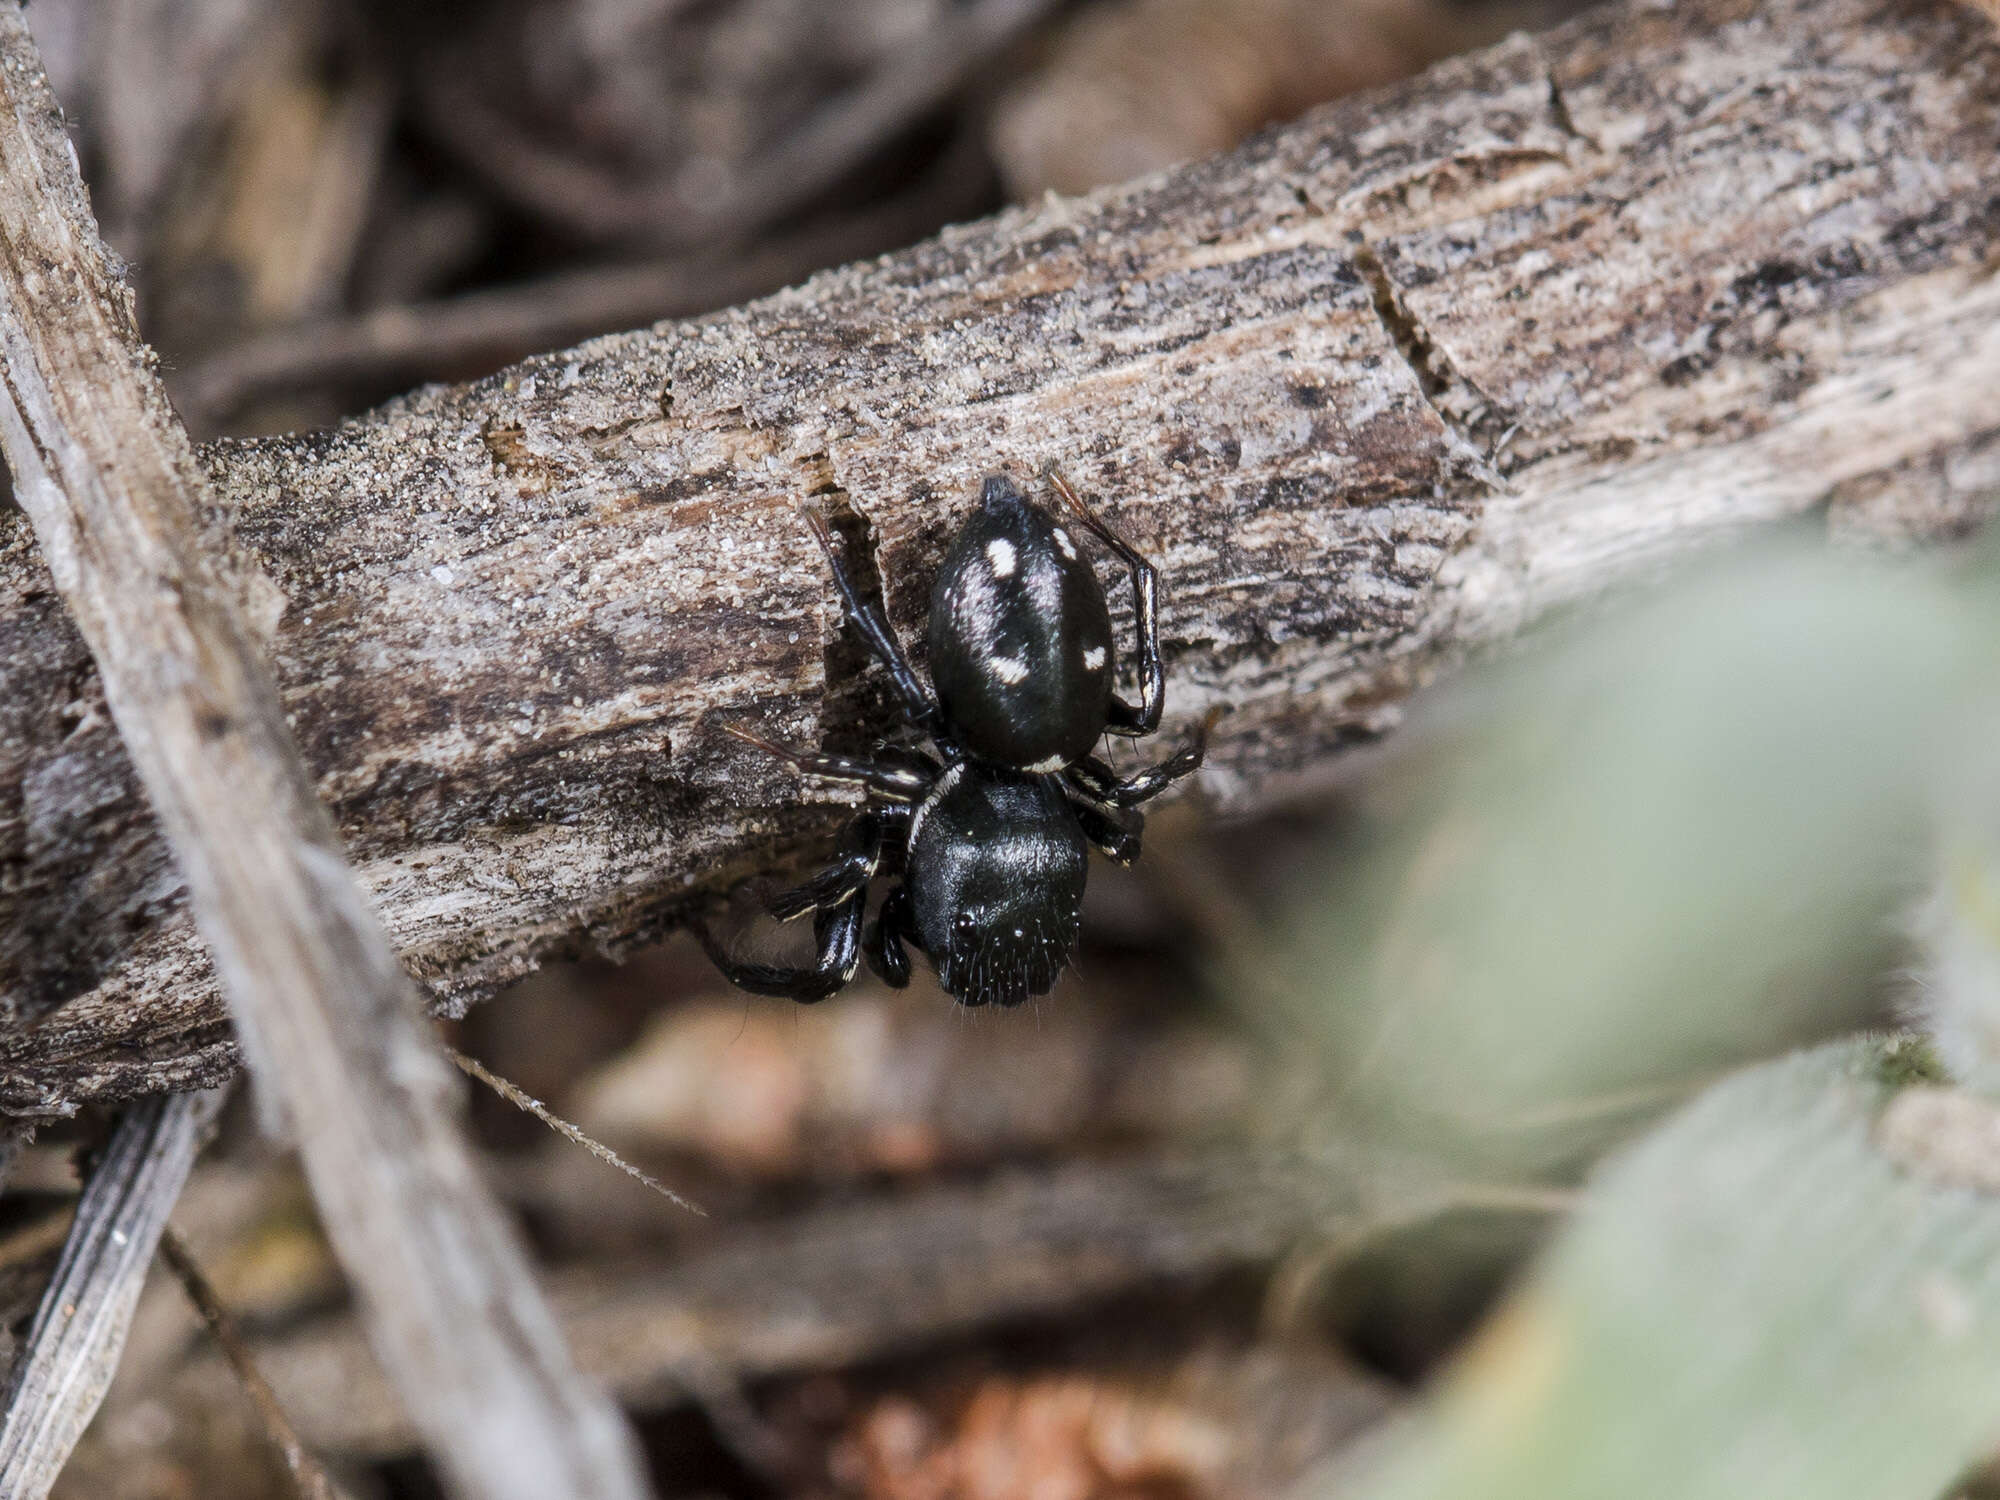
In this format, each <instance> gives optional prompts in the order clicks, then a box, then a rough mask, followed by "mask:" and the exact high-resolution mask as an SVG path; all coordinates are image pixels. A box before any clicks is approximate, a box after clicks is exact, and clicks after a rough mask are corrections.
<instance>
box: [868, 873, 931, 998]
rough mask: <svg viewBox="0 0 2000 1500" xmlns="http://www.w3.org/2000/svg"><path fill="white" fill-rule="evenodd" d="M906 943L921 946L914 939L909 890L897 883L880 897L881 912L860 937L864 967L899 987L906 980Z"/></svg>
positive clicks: (912, 913)
mask: <svg viewBox="0 0 2000 1500" xmlns="http://www.w3.org/2000/svg"><path fill="white" fill-rule="evenodd" d="M906 943H907V944H908V945H909V946H910V947H911V948H921V947H922V946H923V944H922V943H921V942H919V941H918V939H917V919H916V912H915V910H914V908H912V907H911V905H910V893H909V891H908V890H907V889H906V888H904V887H903V886H900V885H899V886H897V887H896V888H895V889H894V890H893V891H891V892H889V894H888V895H887V896H885V897H883V899H882V910H881V912H880V913H879V914H878V915H877V916H876V918H875V921H874V922H873V923H872V924H871V925H870V926H869V928H868V932H867V935H866V936H864V937H863V938H862V940H861V951H862V952H863V953H864V954H865V955H866V956H867V959H868V967H869V968H871V969H873V970H874V971H875V973H876V974H877V976H879V977H880V979H881V980H882V982H883V983H884V984H886V985H888V986H889V988H890V989H892V990H900V989H903V988H905V987H907V986H908V984H909V982H910V955H909V953H908V951H907V950H906V949H905V947H904V944H906Z"/></svg>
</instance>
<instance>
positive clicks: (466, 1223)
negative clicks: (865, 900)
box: [0, 0, 646, 1500]
mask: <svg viewBox="0 0 2000 1500" xmlns="http://www.w3.org/2000/svg"><path fill="white" fill-rule="evenodd" d="M0 95H3V96H4V103H0V376H4V382H5V398H4V400H0V447H4V449H5V452H6V458H7V463H8V466H9V468H10V469H11V470H12V472H13V476H14V493H15V496H16V498H17V499H18V500H19V502H20V504H21V508H22V509H23V510H24V511H25V512H26V513H27V515H28V517H29V519H30V520H31V521H32V522H33V524H34V528H35V533H36V535H37V537H38V538H39V540H40V542H41V546H42V552H43V555H44V557H46V558H47V560H48V562H49V565H50V568H51V571H52V573H53V575H54V581H55V584H56V587H57V588H58V590H59V591H60V592H61V594H62V596H63V599H64V601H65V603H66V604H67V605H68V607H69V609H70V612H71V614H72V615H73V616H74V618H75V619H76V621H77V624H78V626H79V627H80V629H81V633H82V635H83V638H84V639H85V640H86V641H88V642H89V645H90V649H91V653H92V655H93V657H94V658H95V659H96V662H97V664H98V668H99V670H100V672H101V674H102V682H103V687H104V691H105V694H106V698H107V700H108V702H109V705H110V713H111V716H112V718H113V719H114V720H115V721H116V723H117V726H118V730H119V732H120V734H121V735H122V736H123V738H124V741H125V744H126V746H127V748H128V749H129V751H130V753H131V757H132V763H133V765H134V767H135V768H136V770H137V772H138V775H139V778H140V780H141V782H142V783H143V784H144V786H145V788H146V792H147V795H148V797H149V799H150V801H151V802H152V804H153V806H154V808H155V809H156V810H157V812H158V813H159V816H160V821H161V824H162V826H163V828H164V830H165V833H166V837H167V840H168V843H169V844H170V846H171V848H172V851H173V856H174V858H175V860H176V862H177V863H178V865H179V867H180V869H181V872H182V874H183V875H184V876H185V878H186V880H187V884H188V889H189V904H190V906H191V907H192V909H193V912H194V915H195V919H196V921H197V923H198V925H199V927H200V930H201V934H202V937H203V939H204V940H205V942H206V944H207V946H208V949H209V951H210V953H211V954H212V956H213V959H214V963H215V968H216V971H217V972H218V973H219V974H220V975H221V979H222V989H223V992H224V993H225V994H226V995H227V996H228V998H229V1002H230V1006H231V1014H232V1017H233V1019H234V1020H235V1023H236V1027H237V1030H238V1033H239V1034H240V1035H241V1036H242V1038H243V1040H244V1045H245V1050H246V1052H247V1053H248V1055H249V1057H250V1059H251V1061H252V1071H253V1073H254V1075H255V1082H256V1084H257V1087H258V1088H259V1090H260V1091H261V1093H262V1095H263V1096H264V1098H265V1101H266V1103H267V1104H269V1105H274V1106H277V1107H278V1108H280V1109H282V1111H283V1113H284V1114H285V1115H286V1116H287V1117H288V1119H289V1121H290V1123H291V1125H292V1126H293V1128H294V1129H295V1131H296V1134H297V1139H298V1146H299V1153H300V1156H301V1157H302V1158H303V1160H304V1163H305V1169H306V1174H307V1177H308V1179H309V1180H310V1182H311V1184H312V1188H313V1192H314V1196H315V1198H316V1200H317V1202H318V1205H319V1210H320V1216H321V1219H322V1221H323V1222H324V1224H325V1226H326V1230H327V1234H328V1236H329V1238H330V1239H331V1240H332V1241H333V1244H334V1246H335V1248H336V1250H337V1251H338V1252H339V1254H340V1257H341V1260H342V1263H343V1264H344V1265H345V1267H346V1270H347V1273H348V1275H349V1276H350V1277H351V1278H352V1279H353V1281H354V1282H355V1284H356V1285H357V1287H359V1288H360V1289H361V1292H362V1296H361V1304H362V1306H363V1307H364V1308H365V1309H366V1318H367V1321H368V1327H369V1333H370V1336H371V1339H372V1342H373V1345H374V1348H375V1350H376V1353H377V1354H378V1355H379V1356H380V1358H381V1360H382V1363H383V1365H384V1367H385V1369H386V1370H387V1372H388V1374H389V1376H390V1379H391V1380H392V1381H393V1382H394V1384H395V1386H396V1388H397V1389H398V1391H399V1392H400V1394H401V1396H402V1398H403V1400H404V1401H405V1402H406V1403H407V1405H408V1408H409V1412H410V1416H411V1419H412V1421H413V1423H414V1425H415V1426H416V1428H417V1429H418V1431H420V1432H421V1433H422V1434H423V1436H424V1439H425V1441H426V1443H427V1444H428V1446H429V1447H430V1449H431V1451H432V1452H433V1453H434V1455H435V1456H436V1458H437V1459H438V1462H439V1464H440V1466H441V1468H442V1470H443V1472H444V1474H445V1476H446V1480H447V1482H448V1483H449V1484H450V1486H451V1487H452V1489H453V1490H454V1491H455V1492H456V1493H459V1494H461V1495H466V1496H478V1497H502V1496H518V1497H522V1500H528V1497H537V1500H540V1497H546V1496H550V1495H577V1496H594V1497H606V1500H611V1497H619V1500H623V1497H635V1496H639V1495H643V1494H644V1493H646V1484H645V1481H644V1480H643V1478H642V1477H641V1474H640V1469H639V1462H638V1455H637V1452H636V1449H635V1447H634V1445H633V1443H632V1442H631V1439H630V1435H629V1434H628V1433H627V1431H626V1430H625V1427H624V1424H623V1421H622V1419H621V1418H620V1416H619V1414H618V1413H617V1411H616V1410H615V1408H613V1407H612V1406H611V1404H610V1403H609V1402H608V1400H606V1398H605V1397H604V1396H603V1395H602V1394H601V1393H600V1392H598V1391H596V1390H595V1389H594V1388H593V1387H591V1386H589V1385H587V1384H585V1382H584V1381H583V1380H582V1378H581V1377H579V1376H578V1375H577V1374H576V1372H575V1370H574V1368H573V1367H572V1366H571V1364H570V1360H569V1355H568V1352H567V1350H566V1349H565V1348H564V1347H563V1343H562V1339H561V1335H560V1333H559V1332H558V1330H557V1327H556V1324H555V1321H554V1319H553V1318H552V1316H551V1315H550V1313H549V1310H548V1307H547V1305H546V1303H544V1301H543V1300H542V1297H541V1294H540V1292H539V1291H538V1290H537V1288H536V1286H535V1282H534V1279H533V1277H532V1276H531V1274H530V1273H529V1270H528V1267H527V1264H526V1262H525V1260H524V1258H523V1256H522V1254H521V1251H520V1249H519V1247H518V1246H517V1245H516V1243H515V1241H514V1238H513V1235H512V1232H511V1230H510V1228H509V1226H508V1225H507V1222H506V1220H505V1218H504V1216H503V1215H502V1214H501V1212H500V1210H499V1209H498V1207H497V1206H496V1205H495V1204H494V1203H493V1201H492V1199H491V1198H490V1197H489V1196H488V1194H487V1192H486V1190H485V1187H484V1185H483V1183H482V1182H481V1180H480V1178H479V1175H478V1172H477V1169H476V1168H475V1167H474V1165H473V1163H472V1161H471V1158H470V1156H469V1154H468V1151H467V1148H466V1146H465V1145H464V1143H463V1141H462V1140H461V1139H460V1137H459V1135H458V1133H457V1129H456V1125H455V1122H454V1120H453V1118H452V1113H451V1105H452V1102H453V1101H452V1097H451V1077H450V1072H449V1069H448V1068H447V1067H446V1066H445V1064H444V1062H443V1061H442V1059H441V1058H440V1057H439V1056H438V1055H437V1050H436V1047H435V1045H434V1043H433V1042H432V1040H431V1039H430V1038H429V1037H428V1035H427V1034H426V1033H425V1030H424V1027H423V1022H422V1020H421V1017H420V1014H419V1011H418V1007H417V997H416V994H415V991H414V987H413V986H412V985H411V983H410V981H409V979H408V978H407V976H405V974H404V973H403V971H402V969H401V968H400V967H399V965H398V963H397V960H396V957H395V954H394V953H393V952H392V951H391V950H390V948H389V945H388V942H387V941H386V939H385V937H384V934H383V932H382V929H381V927H380V925H379V924H378V923H377V922H376V920H375V917H374V915H373V913H372V912H371V911H370V910H369V906H368V902H367V899H366V897H364V896H363V895H362V893H361V891H360V890H359V888H358V887H357V886H356V885H355V882H354V879H353V877H352V874H351V872H350V871H349V869H348V867H347V863H346V861H345V859H344V858H343V856H342V853H341V848H340V842H339V839H338V837H337V836H336V834H335V832H334V829H333V825H332V821H331V819H329V818H328V816H327V814H326V810H325V809H324V808H323V807H322V806H321V805H320V803H319V801H318V799H317V797H316V796H315V794H314V790H313V785H312V780H311V778H310V776H309V775H308V774H307V772H306V770H305V767H304V765H303V764H302V762H301V761H300V759H299V754H298V750H297V747H296V746H295V744H294V743H293V741H292V737H291V734H290V731H289V729H288V728H287V726H286V723H285V717H284V710H283V708H282V706H281V704H280V702H279V699H278V695H277V691H276V688H275V686H274V684H273V682H272V680H271V677H270V674H269V672H268V670H267V669H266V668H265V666H264V664H263V662H262V661H261V660H260V654H259V651H258V647H257V644H256V642H255V641H254V640H253V639H252V637H251V634H250V631H249V628H248V627H247V626H246V624H245V621H244V618H243V610H242V604H241V600H240V599H239V597H238V596H237V593H236V591H235V590H233V589H232V588H231V587H229V586H227V585H226V584H225V582H224V581H223V579H222V578H221V577H219V576H218V573H217V570H216V568H215V566H214V565H213V564H212V563H211V561H210V559H209V558H208V556H207V549H208V545H209V541H210V536H209V535H208V534H205V531H204V524H203V519H202V517H201V515H200V513H199V512H198V510H197V508H196V507H197V505H198V503H199V497H200V495H201V492H202V487H203V480H202V476H201V473H200V470H199V469H198V468H197V467H196V465H195V462H194V453H193V449H192V447H191V446H190V444H189V442H188V439H187V434H186V432H185V431H184V430H183V429H182V428H181V426H180V423H179V421H178V420H177V419H176V418H175V416H174V414H173V412H172V410H171V409H170V408H169V407H168V405H167V402H166V398H165V396H164V394H163V393H162V392H161V390H160V387H159V383H158V380H157V379H156V378H155V375H154V372H153V370H152V368H151V366H150V363H149V360H148V357H147V355H146V353H145V351H144V349H143V346H142V345H141V344H140V342H139V339H138V335H137V332H136V330H135V329H134V327H133V324H132V318H131V303H130V298H129V295H128V294H127V292H126V291H125V289H124V287H123V285H122V284H121V283H120V282H119V281H118V279H117V277H116V274H115V273H114V272H113V271H112V269H111V267H110V265H109V264H108V258H107V256H106V253H105V250H104V247H103V245H102V243H101V242H100V241H99V239H98V237H97V227H96V224H95V223H94V221H93V220H92V218H91V214H90V206H89V203H88V201H87V200H86V198H85V196H84V189H83V183H82V180H81V178H80V177H79V176H78V173H77V164H76V154H75V152H74V151H73V150H72V149H71V147H70V143H69V140H68V138H67V137H66V136H65V135H64V134H63V128H62V117H61V112H60V111H59V109H58V108H57V106H56V102H55V99H54V98H53V96H52V95H51V94H50V92H49V87H48V80H47V78H46V77H45V76H44V75H43V73H42V68H41V62H40V59H39V58H38V57H37V55H36V52H35V47H34V43H33V41H32V39H31V38H30V37H29V34H28V29H27V24H26V22H25V20H24V19H23V17H22V14H21V10H20V7H19V5H18V4H15V3H13V0H0ZM211 530H212V531H214V530H219V528H211Z"/></svg>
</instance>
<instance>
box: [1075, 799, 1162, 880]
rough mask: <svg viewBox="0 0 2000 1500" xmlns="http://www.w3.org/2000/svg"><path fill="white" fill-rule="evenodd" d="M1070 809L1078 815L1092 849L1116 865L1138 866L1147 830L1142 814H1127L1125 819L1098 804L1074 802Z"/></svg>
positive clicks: (1084, 834)
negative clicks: (1142, 841) (1141, 842)
mask: <svg viewBox="0 0 2000 1500" xmlns="http://www.w3.org/2000/svg"><path fill="white" fill-rule="evenodd" d="M1070 810H1071V811H1072V812H1074V813H1075V814H1076V821H1077V824H1078V826H1079V827H1081V828H1082V829H1083V836H1084V837H1085V838H1087V839H1089V840H1090V843H1091V847H1092V848H1094V849H1095V850H1097V852H1098V853H1099V854H1102V855H1103V856H1104V857H1105V858H1106V859H1108V860H1110V861H1111V862H1112V863H1113V864H1118V865H1128V866H1129V865H1134V864H1137V863H1138V861H1139V838H1140V835H1141V834H1143V833H1144V832H1145V829H1146V820H1145V818H1144V817H1142V816H1141V815H1140V814H1138V813H1127V814H1126V815H1125V818H1122V819H1121V818H1119V817H1117V816H1115V815H1114V814H1113V813H1112V811H1111V809H1110V808H1108V807H1105V806H1103V805H1101V804H1099V803H1096V802H1071V803H1070ZM1128 820H1129V821H1128Z"/></svg>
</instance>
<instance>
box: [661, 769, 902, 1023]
mask: <svg viewBox="0 0 2000 1500" xmlns="http://www.w3.org/2000/svg"><path fill="white" fill-rule="evenodd" d="M902 814H903V809H900V808H897V809H893V810H887V809H885V810H879V811H878V810H876V809H873V808H871V809H869V810H868V811H867V812H864V813H862V814H861V815H860V816H859V817H857V818H856V819H855V820H854V821H853V822H852V823H849V824H848V825H847V831H846V833H844V834H843V835H842V836H841V848H840V855H839V858H838V860H837V861H836V863H835V864H834V865H833V866H832V867H831V869H830V870H829V871H828V872H827V873H828V874H829V875H834V874H835V873H836V872H838V873H837V878H835V879H831V880H828V881H827V883H826V885H825V887H824V888H823V889H824V891H825V904H823V905H820V906H818V907H817V909H816V910H814V912H813V946H814V949H815V956H814V959H813V961H812V963H810V964H807V965H802V966H794V965H782V964H760V963H746V962H743V961H741V960H739V959H737V958H735V957H733V956H732V955H731V954H729V953H728V952H727V951H726V950H725V949H724V948H723V946H722V944H721V943H719V942H717V941H716V939H715V935H714V934H713V933H712V932H710V931H709V929H708V925H707V924H706V923H700V924H698V925H697V926H696V929H695V930H696V933H697V934H698V935H699V936H700V938H701V946H702V948H703V949H704V950H705V951H706V952H707V954H708V956H709V958H710V960H711V961H712V962H713V963H714V964H715V966H716V968H718V969H720V970H721V971H722V976H723V978H725V979H727V980H728V981H729V982H730V983H731V984H733V985H735V986H736V987H737V988H738V989H744V990H748V991H750V993H751V994H753V995H775V996H777V997H779V998H780V999H785V1000H797V1001H799V1002H800V1003H801V1004H806V1005H810V1004H811V1003H813V1002H814V1001H816V1000H824V999H826V998H827V996H829V995H832V994H834V993H836V992H837V991H838V990H840V989H841V988H842V987H843V986H844V985H846V984H847V983H848V982H849V981H850V980H852V979H853V978H854V971H855V970H856V969H858V968H860V967H861V929H862V918H863V916H864V914H865V912H866V908H867V904H868V882H869V880H870V879H871V878H872V877H873V875H874V873H875V869H876V867H877V866H878V865H879V864H880V863H881V859H882V846H883V843H884V842H885V841H886V839H887V838H888V829H889V824H890V823H891V821H895V820H898V819H899V817H900V815H902ZM818 879H819V877H815V879H814V880H812V881H808V882H806V885H805V886H801V887H800V891H804V890H806V889H807V888H808V887H811V886H814V885H815V884H816V883H817V881H818ZM792 894H795V895H796V894H798V893H797V892H794V893H792Z"/></svg>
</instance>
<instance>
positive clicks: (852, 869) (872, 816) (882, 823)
mask: <svg viewBox="0 0 2000 1500" xmlns="http://www.w3.org/2000/svg"><path fill="white" fill-rule="evenodd" d="M908 814H909V809H907V808H902V807H884V808H872V807H871V808H869V809H867V810H866V811H865V812H863V813H861V815H860V816H858V817H857V818H855V820H854V821H853V822H852V823H849V824H848V825H847V832H846V834H845V835H844V836H843V837H842V838H841V841H840V849H839V852H838V853H836V854H835V855H834V859H833V863H832V864H830V865H828V866H827V867H826V868H825V869H824V870H821V871H820V872H819V873H818V874H817V875H815V876H813V877H812V878H811V879H810V880H807V881H805V882H803V883H802V884H799V885H796V886H793V887H792V888H791V889H790V890H788V891H783V892H781V893H779V894H778V895H776V896H773V897H772V898H771V899H770V900H769V901H767V902H765V903H764V909H765V910H766V911H768V912H770V914H771V915H772V916H774V917H776V918H777V919H778V920H779V921H780V922H790V921H793V920H794V919H796V918H798V917H803V916H804V915H805V914H806V913H807V912H809V911H821V910H823V909H825V908H826V907H829V906H835V905H838V904H839V903H840V902H842V901H845V900H846V899H847V898H848V897H849V896H851V895H853V894H854V893H855V892H856V891H866V890H867V889H868V882H869V881H871V880H873V879H874V878H875V872H876V871H877V870H878V869H880V868H881V866H882V853H883V847H884V846H885V845H886V844H887V843H888V839H889V829H890V826H891V824H893V823H901V822H903V821H905V820H906V819H907V817H908Z"/></svg>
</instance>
